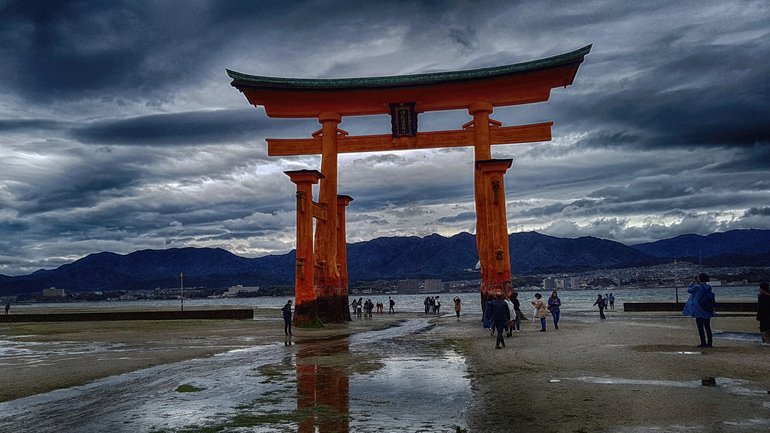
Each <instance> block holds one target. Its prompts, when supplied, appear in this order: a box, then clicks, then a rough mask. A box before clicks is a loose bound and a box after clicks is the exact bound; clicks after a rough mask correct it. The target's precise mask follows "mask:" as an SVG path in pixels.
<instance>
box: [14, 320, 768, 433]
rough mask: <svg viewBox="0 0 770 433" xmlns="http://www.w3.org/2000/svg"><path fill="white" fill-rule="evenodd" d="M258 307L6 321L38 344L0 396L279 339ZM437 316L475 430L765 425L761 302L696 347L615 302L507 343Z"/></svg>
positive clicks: (685, 328)
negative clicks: (200, 317) (190, 316)
mask: <svg viewBox="0 0 770 433" xmlns="http://www.w3.org/2000/svg"><path fill="white" fill-rule="evenodd" d="M255 316H256V318H257V320H253V321H228V320H223V321H146V322H97V323H93V322H91V323H88V322H72V323H34V324H29V323H27V324H3V325H2V326H0V336H4V337H3V338H2V339H4V340H7V341H14V342H16V341H23V342H26V343H28V344H29V345H27V346H25V347H26V349H25V350H31V351H32V352H34V353H31V354H30V357H29V359H25V357H24V356H23V354H22V355H21V356H14V357H10V358H11V360H12V361H11V362H9V361H8V360H7V359H6V360H2V361H0V363H2V364H3V365H2V367H3V368H2V371H3V385H4V386H3V387H1V388H0V401H8V400H12V399H16V398H19V397H23V396H27V395H33V394H37V393H42V392H46V391H49V390H53V389H58V388H66V387H70V386H74V385H80V384H84V383H88V382H91V381H93V380H96V379H98V378H102V377H107V376H111V375H116V374H120V373H125V372H130V371H136V370H140V369H143V368H146V367H149V366H153V365H159V364H165V363H172V362H177V361H181V360H186V359H193V358H200V357H206V356H212V355H214V354H216V353H221V352H225V351H229V350H232V349H237V348H245V347H251V346H254V345H258V344H269V343H276V342H280V341H283V339H284V336H283V335H282V333H283V332H282V322H281V319H280V318H279V317H278V313H277V311H275V310H257V311H256V314H255ZM410 317H412V318H413V317H424V316H423V315H421V314H403V313H402V314H397V315H396V316H388V315H382V316H375V317H374V318H373V319H369V320H361V319H356V320H354V321H353V322H352V323H350V324H349V325H336V326H328V327H326V328H324V329H322V330H295V337H294V339H293V342H294V343H298V344H300V345H301V344H302V342H303V341H307V340H309V339H313V340H315V339H324V338H331V337H334V336H338V335H345V334H349V333H360V332H363V331H367V330H370V329H377V328H384V327H387V326H390V325H392V324H393V323H394V322H395V321H396V320H401V319H405V318H410ZM431 317H432V318H431V320H432V322H433V323H434V324H435V325H436V326H435V327H433V328H432V329H430V330H429V331H427V332H428V333H429V334H430V337H431V338H437V339H441V340H444V341H446V342H447V344H448V345H451V346H452V347H454V348H456V350H458V351H459V352H460V353H461V354H462V355H464V356H465V358H466V363H467V367H468V371H469V376H470V381H471V387H472V391H473V395H474V402H473V404H472V406H471V408H469V410H468V411H467V416H466V418H467V424H468V427H469V431H472V432H487V433H495V432H510V431H513V430H518V431H541V432H551V431H552V432H565V431H567V432H595V431H613V432H643V431H733V430H739V431H767V429H768V428H770V395H769V394H768V392H767V391H768V390H770V347H767V346H764V347H763V346H761V345H760V344H759V340H758V339H759V337H758V333H757V331H756V328H757V322H756V321H755V320H754V318H753V317H752V316H739V317H734V316H730V317H719V318H716V319H714V321H713V323H712V327H713V328H714V331H715V333H716V338H715V347H714V348H713V349H698V348H696V347H695V345H696V344H697V331H696V329H695V324H694V320H692V319H688V318H685V317H682V316H681V315H678V314H672V313H633V314H631V313H622V312H620V311H617V310H616V312H611V313H610V314H609V316H608V319H607V320H606V321H600V320H599V319H598V318H597V317H595V314H594V313H590V314H589V313H574V314H564V317H563V318H562V323H561V326H560V329H559V330H558V331H554V330H553V328H552V326H551V324H550V323H549V326H548V332H545V333H540V332H537V329H539V324H538V325H537V326H535V325H534V324H532V323H524V324H523V327H522V332H521V333H517V334H514V336H513V337H512V338H509V339H506V347H505V348H504V349H500V350H496V349H495V348H494V338H493V337H491V336H489V331H487V330H483V329H481V328H480V326H479V321H478V320H477V318H475V317H469V316H462V317H461V319H460V320H457V319H455V318H454V316H444V317H440V318H437V317H435V316H431ZM730 332H732V333H736V334H729V333H730ZM741 333H752V334H753V335H754V337H755V340H754V341H746V340H741V339H740V338H738V337H741V336H745V334H741ZM723 337H730V338H723ZM414 338H415V339H419V338H424V335H423V336H415V337H414ZM36 343H43V344H40V345H37V344H36ZM41 354H42V355H43V356H41ZM29 360H34V362H29ZM437 367H440V366H437ZM709 376H710V377H715V378H716V381H717V386H716V387H704V386H701V378H703V377H709ZM448 379H449V380H451V378H448ZM405 391H408V390H405ZM408 410H409V408H404V411H408ZM428 416H429V415H428Z"/></svg>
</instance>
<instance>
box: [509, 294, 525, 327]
mask: <svg viewBox="0 0 770 433" xmlns="http://www.w3.org/2000/svg"><path fill="white" fill-rule="evenodd" d="M511 303H512V304H513V314H514V316H513V324H512V328H513V331H514V332H521V321H522V320H527V319H526V317H524V313H522V312H521V302H520V301H519V292H513V293H512V294H511Z"/></svg>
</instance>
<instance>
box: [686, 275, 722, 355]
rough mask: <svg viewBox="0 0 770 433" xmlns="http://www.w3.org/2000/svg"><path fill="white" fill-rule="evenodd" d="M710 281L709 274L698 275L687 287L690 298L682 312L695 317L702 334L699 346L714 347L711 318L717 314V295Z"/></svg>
mask: <svg viewBox="0 0 770 433" xmlns="http://www.w3.org/2000/svg"><path fill="white" fill-rule="evenodd" d="M708 282H709V276H708V275H707V274H700V275H698V278H696V279H695V281H694V282H693V283H692V284H690V286H689V287H687V293H689V294H690V298H689V299H688V300H687V303H686V304H684V310H682V314H686V315H688V316H691V317H694V318H695V325H696V326H697V327H698V335H699V336H700V344H699V345H698V347H714V346H713V341H714V340H713V338H712V336H711V318H712V317H714V316H716V314H715V313H714V305H715V304H716V296H715V295H714V291H713V290H711V286H710V285H709V284H708Z"/></svg>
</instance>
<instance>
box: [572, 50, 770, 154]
mask: <svg viewBox="0 0 770 433" xmlns="http://www.w3.org/2000/svg"><path fill="white" fill-rule="evenodd" d="M681 45H682V46H680V47H678V48H674V49H672V50H669V51H663V52H658V51H651V52H649V53H648V54H649V59H646V60H643V63H644V64H645V65H644V66H643V67H642V68H643V69H642V71H640V72H639V73H638V75H637V76H635V77H634V78H633V79H630V78H629V79H624V80H623V81H620V82H617V83H613V86H610V87H601V88H596V90H595V91H594V92H592V94H591V95H590V97H588V98H572V99H569V98H567V99H566V100H565V101H564V106H563V108H560V111H563V110H570V111H572V110H574V111H578V110H580V113H581V116H580V117H579V118H573V119H571V120H572V121H571V122H567V125H569V127H577V126H578V125H579V127H581V128H586V127H589V128H590V125H602V129H601V130H594V131H593V132H592V133H591V135H589V136H588V137H587V138H586V139H585V140H584V142H583V144H584V145H600V146H617V145H631V146H638V145H642V146H643V147H645V148H659V147H672V146H688V147H692V146H703V145H706V146H720V147H722V146H753V145H756V144H767V143H768V142H770V128H767V125H766V123H767V122H766V121H765V119H767V118H770V106H769V105H768V104H767V103H766V101H767V100H768V99H770V83H769V82H768V80H767V79H766V75H767V72H766V71H767V70H768V68H769V67H770V63H768V60H767V59H768V58H770V43H767V38H766V37H765V38H764V40H761V39H760V40H757V41H753V42H751V43H749V44H746V45H744V46H743V47H742V49H741V50H736V49H735V46H733V45H726V46H720V45H714V44H712V43H710V42H704V43H701V44H692V43H691V44H686V45H684V44H681ZM675 46H676V45H675ZM626 55H628V56H630V55H634V53H627V54H626ZM640 56H641V57H643V58H646V57H647V56H646V55H645V53H642V54H641V55H640ZM594 57H596V59H595V58H594ZM602 57H606V55H605V54H601V51H600V50H597V53H595V56H594V54H592V58H591V60H592V61H593V60H596V61H598V62H602V61H603V59H602ZM613 57H615V55H613ZM620 57H621V59H620V60H621V61H622V57H623V55H621V56H620ZM613 60H615V59H614V58H613ZM591 68H592V67H591V66H590V63H589V64H587V65H586V68H585V69H584V70H583V71H582V72H583V73H584V75H585V74H587V73H588V72H587V71H586V70H590V69H591ZM591 129H593V128H591Z"/></svg>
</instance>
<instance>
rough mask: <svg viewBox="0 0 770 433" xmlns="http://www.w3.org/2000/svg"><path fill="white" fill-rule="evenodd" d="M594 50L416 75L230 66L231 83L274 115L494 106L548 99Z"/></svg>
mask: <svg viewBox="0 0 770 433" xmlns="http://www.w3.org/2000/svg"><path fill="white" fill-rule="evenodd" d="M590 51H591V45H587V46H585V47H583V48H580V49H578V50H575V51H571V52H568V53H564V54H560V55H557V56H553V57H548V58H544V59H539V60H532V61H528V62H523V63H515V64H511V65H505V66H495V67H490V68H481V69H471V70H463V71H451V72H437V73H429V74H417V75H396V76H383V77H364V78H336V79H312V78H281V77H262V76H256V75H248V74H243V73H240V72H235V71H231V70H229V69H228V70H227V75H229V76H230V78H232V79H233V81H232V82H231V83H230V85H232V86H233V87H235V88H237V89H238V90H240V91H241V92H242V93H243V94H244V95H245V96H246V98H247V99H248V100H249V102H250V103H251V104H252V105H255V106H260V105H261V106H263V107H265V112H266V113H267V115H268V116H270V117H310V118H312V117H318V115H319V114H320V113H322V112H336V113H338V114H340V115H342V116H346V115H370V114H388V113H389V112H390V110H389V107H388V104H393V103H400V102H415V103H416V107H415V109H416V111H417V112H426V111H435V110H454V109H466V108H468V106H469V105H470V104H472V103H474V102H479V101H483V102H488V103H491V104H492V105H493V106H506V105H517V104H528V103H533V102H542V101H547V100H548V98H549V96H550V93H551V89H552V88H555V87H566V86H568V85H570V84H572V81H573V80H574V78H575V75H576V74H577V70H578V67H579V66H580V64H581V63H582V62H583V59H584V57H585V56H586V55H587V54H588V53H589V52H590Z"/></svg>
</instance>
